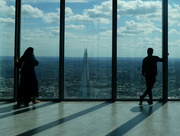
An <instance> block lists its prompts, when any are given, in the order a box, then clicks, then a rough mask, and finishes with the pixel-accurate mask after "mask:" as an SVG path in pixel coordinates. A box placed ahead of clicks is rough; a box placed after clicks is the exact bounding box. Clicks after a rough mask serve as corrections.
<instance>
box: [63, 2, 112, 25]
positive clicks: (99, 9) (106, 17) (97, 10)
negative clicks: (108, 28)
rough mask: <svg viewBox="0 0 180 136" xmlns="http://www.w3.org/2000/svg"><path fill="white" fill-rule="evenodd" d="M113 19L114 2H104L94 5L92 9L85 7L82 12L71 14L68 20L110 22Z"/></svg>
mask: <svg viewBox="0 0 180 136" xmlns="http://www.w3.org/2000/svg"><path fill="white" fill-rule="evenodd" d="M111 19H112V2H111V1H106V2H102V3H101V5H94V7H93V8H92V9H85V10H84V11H83V12H82V14H73V15H72V14H71V16H68V17H67V18H66V20H67V21H78V22H93V23H102V24H109V23H110V22H111Z"/></svg>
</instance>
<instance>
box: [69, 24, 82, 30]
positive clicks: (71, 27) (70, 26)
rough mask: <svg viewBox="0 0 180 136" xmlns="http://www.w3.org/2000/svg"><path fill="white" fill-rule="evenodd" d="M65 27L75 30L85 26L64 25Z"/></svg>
mask: <svg viewBox="0 0 180 136" xmlns="http://www.w3.org/2000/svg"><path fill="white" fill-rule="evenodd" d="M66 28H69V29H75V30H83V29H84V28H85V26H84V25H72V24H71V25H66Z"/></svg>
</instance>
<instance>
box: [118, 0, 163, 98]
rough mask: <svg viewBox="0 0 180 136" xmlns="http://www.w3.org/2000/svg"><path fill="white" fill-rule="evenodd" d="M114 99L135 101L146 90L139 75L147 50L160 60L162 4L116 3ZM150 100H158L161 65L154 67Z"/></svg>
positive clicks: (149, 0) (142, 0)
mask: <svg viewBox="0 0 180 136" xmlns="http://www.w3.org/2000/svg"><path fill="white" fill-rule="evenodd" d="M117 8H118V9H117V12H118V15H117V20H118V21H117V27H118V28H117V98H118V99H139V96H140V95H142V93H143V92H144V91H145V89H146V84H145V79H144V77H143V76H142V75H141V70H142V60H143V58H144V57H146V56H147V49H148V48H149V47H152V48H153V49H154V55H157V56H159V57H162V1H161V0H118V7H117ZM153 96H154V97H153V98H162V64H158V75H157V80H156V83H155V85H154V88H153Z"/></svg>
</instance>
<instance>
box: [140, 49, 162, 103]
mask: <svg viewBox="0 0 180 136" xmlns="http://www.w3.org/2000/svg"><path fill="white" fill-rule="evenodd" d="M147 54H148V56H147V57H145V58H144V59H143V63H142V75H143V76H144V77H145V79H146V87H147V89H146V91H145V92H144V94H143V95H141V96H140V103H139V105H142V102H143V99H144V97H146V95H147V94H148V95H149V100H148V103H149V105H151V104H153V101H152V88H153V85H154V83H155V82H156V75H157V62H163V60H164V59H163V58H159V57H158V56H153V55H152V54H153V49H152V48H148V50H147Z"/></svg>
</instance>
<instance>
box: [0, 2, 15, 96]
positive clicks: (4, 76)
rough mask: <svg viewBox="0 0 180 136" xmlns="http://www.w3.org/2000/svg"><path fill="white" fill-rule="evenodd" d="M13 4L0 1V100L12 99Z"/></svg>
mask: <svg viewBox="0 0 180 136" xmlns="http://www.w3.org/2000/svg"><path fill="white" fill-rule="evenodd" d="M14 26H15V2H14V1H7V0H1V1H0V99H13V86H14V57H13V54H14V29H15V28H14Z"/></svg>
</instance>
